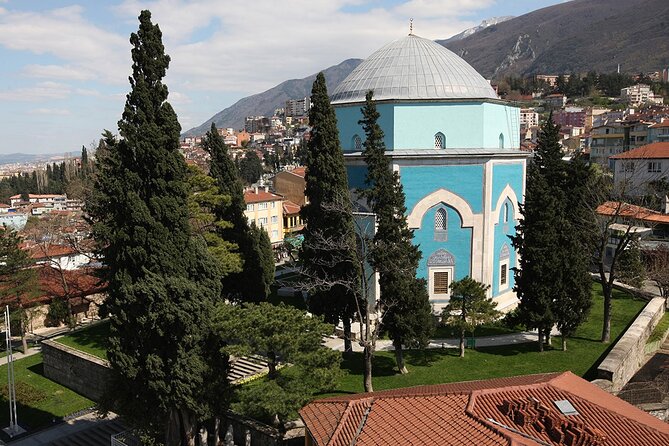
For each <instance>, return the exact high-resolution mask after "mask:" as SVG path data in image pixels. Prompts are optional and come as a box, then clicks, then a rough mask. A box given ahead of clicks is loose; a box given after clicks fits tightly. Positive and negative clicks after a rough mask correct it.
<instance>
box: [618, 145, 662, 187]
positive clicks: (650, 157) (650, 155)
mask: <svg viewBox="0 0 669 446" xmlns="http://www.w3.org/2000/svg"><path fill="white" fill-rule="evenodd" d="M611 161H612V170H613V182H614V185H615V186H616V187H617V188H618V189H624V190H625V194H626V195H628V196H629V195H631V196H639V195H645V194H646V193H647V186H648V183H650V182H651V181H657V180H659V179H662V178H664V179H669V142H654V143H651V144H647V145H645V146H641V147H637V148H636V149H633V150H630V151H628V152H624V153H621V154H618V155H615V156H612V157H611Z"/></svg>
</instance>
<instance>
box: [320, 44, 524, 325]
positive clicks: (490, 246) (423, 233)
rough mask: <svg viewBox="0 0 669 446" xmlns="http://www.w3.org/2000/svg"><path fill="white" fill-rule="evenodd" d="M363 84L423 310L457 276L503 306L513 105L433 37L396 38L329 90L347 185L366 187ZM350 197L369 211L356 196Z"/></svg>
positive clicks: (442, 298)
mask: <svg viewBox="0 0 669 446" xmlns="http://www.w3.org/2000/svg"><path fill="white" fill-rule="evenodd" d="M372 89H373V90H374V98H375V100H376V101H377V110H378V112H379V114H380V117H379V119H378V123H379V125H380V126H381V128H382V130H383V133H384V135H385V136H384V142H385V146H386V151H387V152H386V153H387V155H388V157H389V158H390V163H391V164H392V165H393V169H394V170H395V171H396V172H398V174H399V178H400V181H401V183H402V186H403V188H404V193H405V195H406V208H407V223H408V225H409V227H410V228H411V229H412V230H413V236H414V239H413V241H414V243H416V244H417V245H420V249H421V251H422V252H423V259H422V260H421V262H420V264H419V267H418V270H417V275H418V277H420V278H424V279H426V280H427V283H428V292H429V299H430V303H431V304H432V308H433V311H435V312H437V313H440V312H441V310H442V308H443V307H444V306H445V305H446V304H447V303H448V302H449V298H450V284H451V283H452V281H454V280H459V279H462V278H464V277H466V276H471V277H472V278H474V279H476V280H479V281H481V282H483V283H485V284H487V285H490V289H489V291H488V293H489V295H490V296H491V297H492V298H493V299H494V301H495V302H496V303H497V305H498V308H499V309H500V310H504V309H507V310H508V309H510V308H512V307H513V306H515V305H516V303H517V298H516V294H515V292H514V291H513V285H514V278H513V274H510V271H511V268H513V267H515V266H516V265H517V255H516V252H515V250H514V249H513V248H512V246H511V243H510V241H509V236H513V235H514V234H515V233H516V229H515V228H516V224H517V221H518V218H519V216H520V214H519V212H518V203H519V202H520V201H522V198H523V195H524V185H525V181H524V179H525V169H526V160H527V157H528V153H527V152H524V151H521V150H520V109H519V108H517V107H514V106H512V105H511V104H510V103H508V102H504V101H501V100H500V99H499V98H498V97H497V95H496V94H495V91H494V90H493V89H492V88H491V86H490V83H489V82H488V81H487V80H486V79H485V78H483V77H482V76H481V75H480V74H479V73H477V72H476V70H474V68H472V67H471V66H470V65H469V64H467V62H465V61H464V60H463V59H461V58H460V57H458V56H457V55H455V54H454V53H452V52H451V51H449V50H448V49H446V48H444V47H443V46H441V45H439V44H437V43H435V42H434V41H432V40H429V39H423V38H421V37H418V36H416V35H414V34H410V35H408V36H405V37H403V38H400V39H399V40H396V41H395V42H392V43H390V44H388V45H386V46H385V47H383V48H382V49H381V50H379V51H377V52H375V53H373V54H372V55H371V56H370V57H369V58H367V59H366V60H365V61H363V62H362V63H361V64H360V65H359V66H358V67H357V68H356V69H354V70H353V71H352V72H351V73H350V74H349V75H348V76H347V77H346V79H344V80H343V81H342V82H341V84H339V86H337V87H336V88H335V89H334V90H333V93H332V105H333V106H334V108H335V112H336V114H337V125H338V129H339V136H340V141H341V145H342V149H343V151H344V162H345V165H346V169H347V173H348V180H349V188H350V189H364V188H365V187H367V186H366V184H365V176H366V166H365V164H364V158H363V157H362V141H363V140H364V138H365V133H364V131H363V129H362V127H361V125H360V124H359V121H360V119H361V112H360V107H361V105H363V104H364V101H365V93H366V92H367V91H369V90H372ZM358 207H359V208H360V209H359V210H360V211H361V212H369V209H368V208H366V203H364V200H361V201H359V202H358Z"/></svg>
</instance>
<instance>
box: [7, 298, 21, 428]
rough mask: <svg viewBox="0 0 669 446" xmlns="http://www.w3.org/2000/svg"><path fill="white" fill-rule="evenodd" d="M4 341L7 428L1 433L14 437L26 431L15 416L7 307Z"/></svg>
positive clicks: (14, 388)
mask: <svg viewBox="0 0 669 446" xmlns="http://www.w3.org/2000/svg"><path fill="white" fill-rule="evenodd" d="M5 340H6V342H7V393H8V394H9V427H6V428H4V429H3V431H4V432H5V433H6V434H7V435H9V436H10V437H15V436H17V435H20V434H22V433H24V432H25V431H26V430H25V429H23V428H22V427H21V426H19V422H18V418H17V416H16V386H15V385H14V356H13V355H12V329H11V323H10V319H9V305H7V306H5Z"/></svg>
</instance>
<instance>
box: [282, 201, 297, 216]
mask: <svg viewBox="0 0 669 446" xmlns="http://www.w3.org/2000/svg"><path fill="white" fill-rule="evenodd" d="M300 209H301V207H300V205H299V204H295V203H293V202H292V201H290V200H286V201H284V202H283V213H284V214H286V215H292V214H299V213H300Z"/></svg>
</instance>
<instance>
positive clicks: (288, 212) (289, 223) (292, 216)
mask: <svg viewBox="0 0 669 446" xmlns="http://www.w3.org/2000/svg"><path fill="white" fill-rule="evenodd" d="M301 209H302V207H301V206H300V205H298V204H297V203H293V202H292V201H290V200H286V201H284V202H283V236H284V238H289V237H294V236H296V235H297V234H298V233H299V232H301V231H302V229H304V222H303V221H302V216H301V215H300V210H301Z"/></svg>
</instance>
